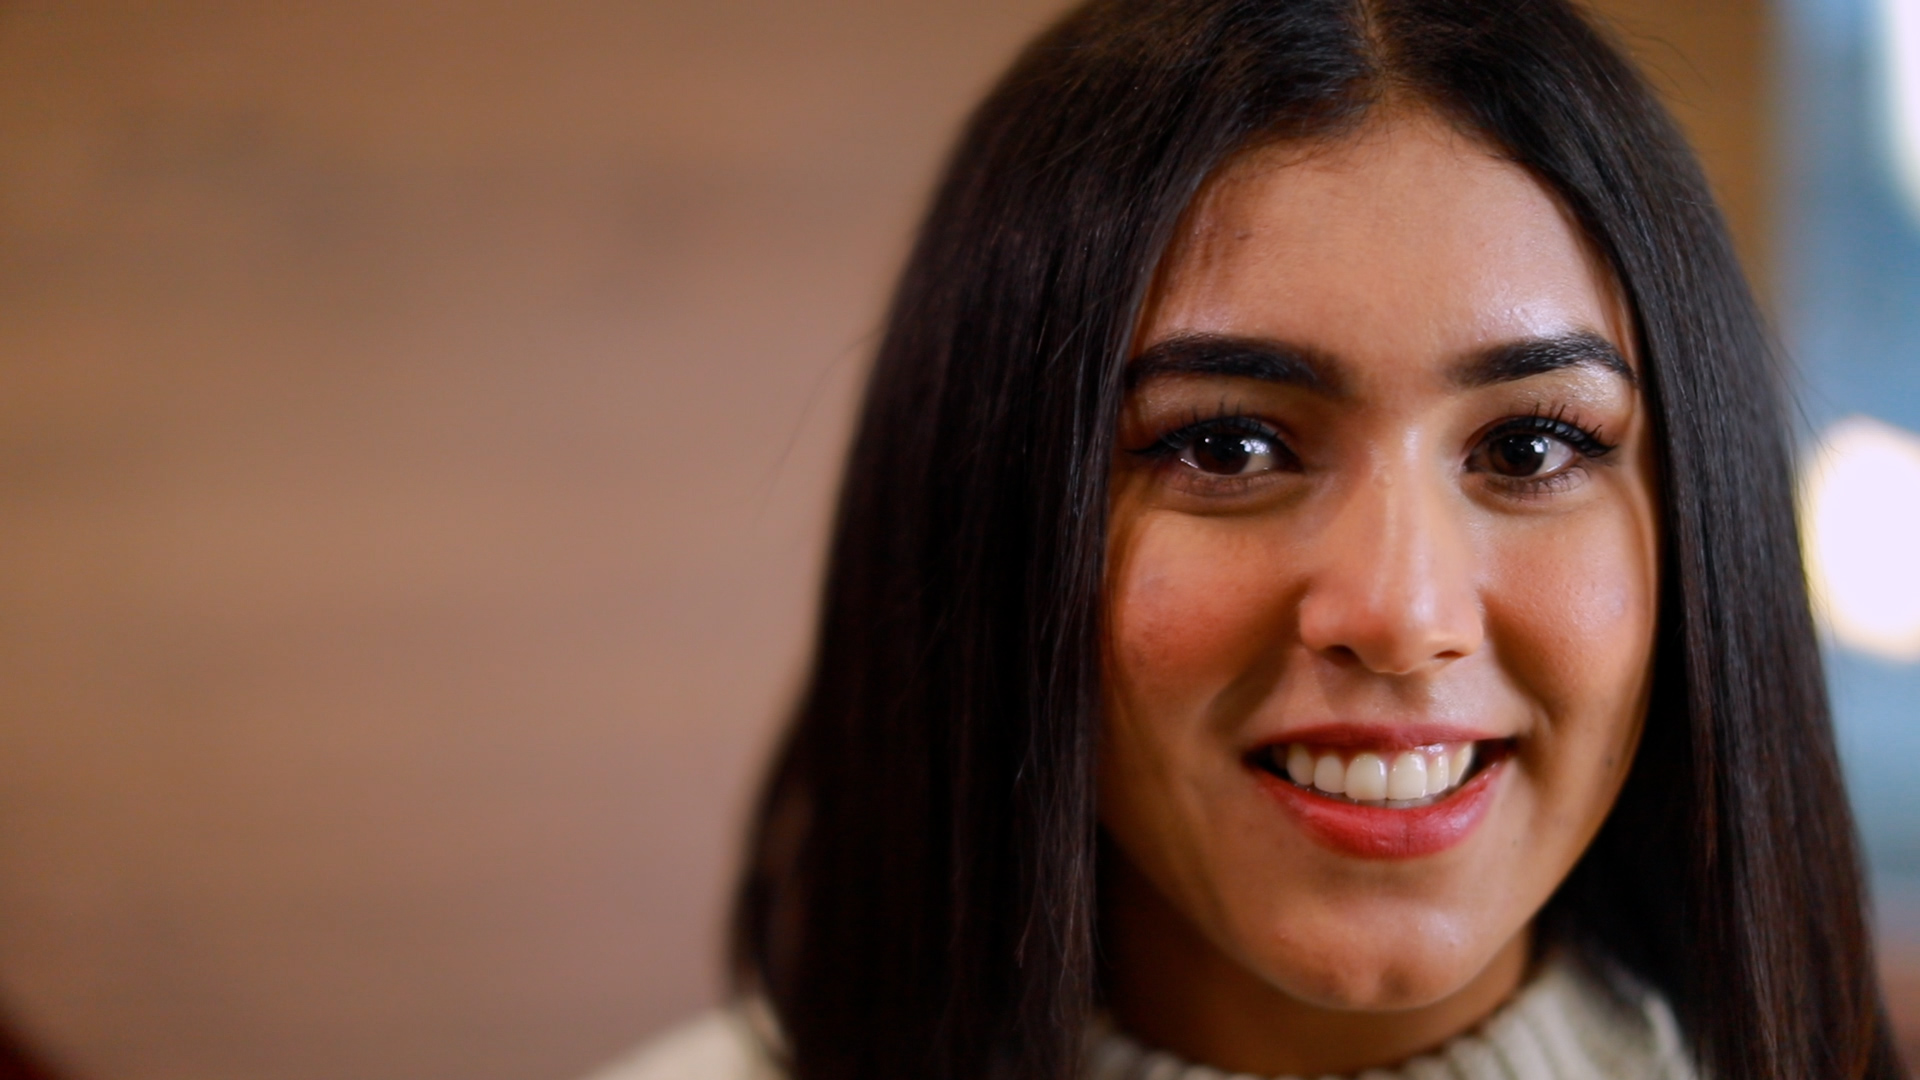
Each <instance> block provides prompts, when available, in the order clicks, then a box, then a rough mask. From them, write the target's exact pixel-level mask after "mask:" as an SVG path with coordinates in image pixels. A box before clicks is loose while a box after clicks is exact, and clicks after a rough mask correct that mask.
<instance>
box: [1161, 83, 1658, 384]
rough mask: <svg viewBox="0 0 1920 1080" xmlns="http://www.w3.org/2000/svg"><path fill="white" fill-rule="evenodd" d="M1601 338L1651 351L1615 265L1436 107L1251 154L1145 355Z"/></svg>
mask: <svg viewBox="0 0 1920 1080" xmlns="http://www.w3.org/2000/svg"><path fill="white" fill-rule="evenodd" d="M1577 332H1590V333H1595V334H1598V335H1600V336H1602V337H1604V338H1606V339H1608V340H1609V341H1612V342H1613V344H1614V345H1615V347H1616V348H1617V349H1618V350H1619V351H1620V352H1621V353H1622V354H1623V355H1625V356H1627V357H1628V359H1629V362H1632V361H1633V334H1632V333H1631V330H1630V322H1629V319H1628V316H1627V313H1626V309H1625V305H1624V303H1622V301H1621V300H1620V298H1619V290H1618V288H1617V287H1616V286H1615V284H1614V281H1613V277H1612V274H1611V272H1610V271H1609V270H1608V269H1607V267H1606V265H1605V264H1604V262H1603V261H1602V260H1601V259H1600V258H1599V257H1598V255H1597V254H1596V253H1595V252H1594V250H1593V247H1592V245H1591V244H1590V243H1588V242H1587V240H1586V238H1585V236H1584V235H1583V234H1582V232H1581V230H1580V228H1579V226H1578V225H1577V224H1576V223H1575V222H1574V220H1573V219H1572V216H1571V215H1570V214H1569V213H1568V212H1567V210H1566V209H1565V207H1564V206H1563V205H1562V204H1561V203H1560V201H1559V200H1558V199H1556V198H1555V197H1554V196H1553V194H1552V193H1551V192H1549V191H1548V190H1547V188H1546V187H1545V186H1544V185H1542V184H1541V183H1540V182H1539V181H1538V180H1536V179H1535V178H1534V177H1533V176H1532V174H1530V173H1528V172H1527V171H1526V170H1524V169H1522V168H1520V167H1519V166H1517V165H1514V164H1513V163H1511V162H1509V161H1506V160H1503V159H1502V158H1500V157H1498V156H1496V155H1495V154H1494V153H1493V152H1491V151H1490V150H1489V149H1488V148H1487V147H1486V146H1485V145H1484V144H1483V143H1481V142H1479V141H1478V140H1475V139H1473V138H1471V137H1470V136H1467V135H1465V134H1462V133H1461V132H1460V131H1459V130H1458V129H1456V128H1455V127H1453V126H1452V125H1450V124H1448V123H1447V122H1446V121H1444V120H1442V119H1440V118H1438V117H1436V116H1434V115H1433V114H1431V113H1427V112H1416V113H1410V114H1409V113H1400V114H1390V115H1387V116H1383V117H1382V118H1380V119H1378V120H1375V121H1372V122H1370V123H1368V124H1367V125H1366V126H1365V127H1363V128H1362V129H1360V130H1359V131H1357V132H1355V133H1353V134H1351V135H1347V136H1344V137H1342V138H1340V139H1338V140H1335V141H1332V142H1323V143H1315V144H1308V145H1305V146H1301V145H1297V144H1286V145H1278V146H1268V147H1262V148H1260V149H1256V150H1253V151H1250V152H1247V153H1245V154H1242V155H1241V156H1239V157H1237V158H1235V159H1234V160H1232V161H1231V162H1229V163H1228V164H1227V165H1226V166H1224V167H1223V168H1222V169H1221V170H1220V172H1219V173H1217V174H1216V175H1215V176H1214V177H1213V178H1212V179H1211V180H1209V182H1208V183H1207V184H1206V185H1205V186H1204V187H1203V189H1202V191H1201V192H1200V194H1199V196H1198V197H1197V198H1196V199H1195V201H1194V204H1193V205H1192V206H1191V207H1190V208H1189V210H1188V212H1187V213H1186V214H1185V215H1184V216H1183V218H1182V221H1181V225H1180V228H1179V230H1178V231H1177V233H1176V236H1175V239H1174V242H1173V244H1172V245H1171V246H1170V247H1169V249H1168V252H1167V255H1166V257H1165V259H1164V260H1163V261H1162V264H1161V267H1160V270H1159V273H1158V275H1157V279H1156V282H1155V287H1154V289H1153V292H1152V294H1151V297H1150V300H1149V304H1148V307H1147V309H1146V311H1144V312H1143V318H1142V324H1141V335H1140V339H1139V341H1137V343H1136V349H1135V351H1136V352H1137V351H1139V349H1140V348H1144V347H1147V346H1151V345H1152V344H1153V343H1154V342H1156V341H1159V340H1162V339H1165V338H1167V337H1170V336H1175V335H1180V334H1196V333H1213V334H1236V335H1241V336H1255V337H1263V338H1273V339H1278V340H1286V341H1295V342H1300V343H1302V344H1305V345H1310V346H1311V347H1313V348H1316V349H1319V350H1322V351H1325V352H1327V353H1329V354H1333V355H1341V356H1349V357H1353V358H1355V359H1357V360H1365V359H1367V358H1369V357H1373V356H1394V357H1399V358H1402V359H1411V358H1415V357H1434V358H1436V359H1437V358H1439V357H1442V356H1458V355H1461V354H1464V353H1468V352H1471V351H1473V350H1475V349H1477V348H1482V347H1485V346H1486V345H1488V344H1490V343H1493V342H1498V341H1507V340H1515V339H1519V338H1527V337H1551V336H1555V335H1563V334H1567V333H1577Z"/></svg>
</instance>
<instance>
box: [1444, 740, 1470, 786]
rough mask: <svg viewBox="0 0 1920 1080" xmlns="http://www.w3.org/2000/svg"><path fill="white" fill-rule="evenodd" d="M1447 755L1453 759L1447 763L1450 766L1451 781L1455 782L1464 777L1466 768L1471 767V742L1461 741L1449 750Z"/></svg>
mask: <svg viewBox="0 0 1920 1080" xmlns="http://www.w3.org/2000/svg"><path fill="white" fill-rule="evenodd" d="M1447 756H1448V757H1450V758H1452V759H1453V760H1452V761H1451V762H1450V763H1449V764H1450V765H1451V766H1452V773H1453V782H1454V783H1456V784H1457V783H1459V782H1460V781H1461V780H1462V779H1463V778H1465V777H1466V775H1467V770H1468V769H1471V768H1473V744H1472V743H1461V744H1460V745H1458V746H1456V747H1453V748H1452V749H1451V750H1449V751H1448V752H1447Z"/></svg>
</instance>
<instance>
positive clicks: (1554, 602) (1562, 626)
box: [1488, 530, 1656, 711]
mask: <svg viewBox="0 0 1920 1080" xmlns="http://www.w3.org/2000/svg"><path fill="white" fill-rule="evenodd" d="M1581 539H1583V540H1584V541H1585V542H1562V543H1557V544H1542V545H1521V546H1519V547H1517V548H1516V550H1514V551H1511V552H1509V553H1508V556H1509V557H1508V558H1507V559H1505V560H1503V565H1502V567H1501V572H1500V573H1499V574H1498V575H1497V580H1498V581H1499V582H1500V585H1499V587H1498V588H1497V589H1495V590H1490V591H1489V595H1488V601H1489V612H1488V614H1489V617H1490V618H1492V619H1504V620H1510V621H1511V623H1512V627H1511V628H1510V630H1509V631H1508V632H1506V633H1502V634H1499V635H1498V636H1499V638H1501V639H1503V640H1505V641H1507V642H1510V643H1511V644H1512V646H1513V647H1512V648H1510V649H1509V650H1508V651H1509V652H1514V651H1516V650H1518V651H1520V652H1521V653H1523V655H1510V656H1508V657H1507V658H1506V659H1507V662H1508V663H1509V664H1510V665H1511V666H1512V668H1513V670H1514V671H1515V672H1516V674H1521V675H1522V677H1523V678H1524V679H1525V680H1526V681H1527V682H1529V683H1531V684H1532V690H1533V692H1534V693H1536V694H1537V695H1539V696H1540V697H1541V699H1542V700H1543V701H1546V702H1549V703H1554V704H1559V705H1563V706H1564V705H1567V704H1568V703H1572V702H1579V701H1586V702H1590V703H1591V702H1595V701H1597V700H1602V699H1606V698H1608V697H1610V696H1612V695H1613V694H1617V693H1626V694H1632V693H1634V692H1635V689H1636V688H1637V687H1638V686H1639V684H1640V682H1641V679H1642V677H1643V676H1644V674H1645V670H1644V669H1645V667H1646V665H1647V663H1648V662H1649V659H1650V650H1651V649H1652V644H1653V629H1654V605H1655V603H1656V597H1655V595H1654V593H1655V584H1654V581H1653V577H1652V573H1651V571H1650V569H1649V567H1648V566H1647V565H1645V562H1644V560H1642V559H1641V558H1639V555H1638V553H1639V545H1638V544H1637V543H1633V544H1629V543H1627V542H1624V541H1623V540H1620V539H1618V538H1617V537H1615V536H1614V535H1613V530H1599V535H1594V534H1593V533H1591V532H1589V533H1586V534H1585V535H1584V536H1582V537H1581ZM1576 711H1585V710H1576Z"/></svg>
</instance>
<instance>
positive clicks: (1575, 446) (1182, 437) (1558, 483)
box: [1128, 406, 1618, 495]
mask: <svg viewBox="0 0 1920 1080" xmlns="http://www.w3.org/2000/svg"><path fill="white" fill-rule="evenodd" d="M1209 435H1244V436H1251V437H1254V438H1258V439H1263V440H1266V441H1267V442H1269V443H1270V444H1271V445H1272V446H1273V447H1274V450H1275V452H1276V453H1277V454H1278V455H1281V456H1283V457H1284V459H1285V461H1286V463H1287V466H1288V467H1286V468H1285V469H1284V470H1275V471H1287V472H1298V471H1300V469H1301V465H1300V459H1299V458H1298V456H1296V455H1295V454H1294V452H1293V450H1292V448H1291V447H1289V446H1288V445H1287V443H1286V440H1285V439H1284V438H1282V436H1281V434H1280V432H1279V431H1278V430H1277V429H1275V428H1274V427H1273V426H1272V425H1270V424H1267V423H1264V422H1262V421H1260V420H1256V419H1254V418H1253V417H1251V416H1247V415H1245V414H1243V413H1239V412H1229V411H1225V410H1224V409H1223V410H1222V411H1221V412H1219V413H1217V414H1215V415H1213V416H1201V415H1199V414H1198V413H1197V412H1196V413H1195V414H1194V416H1193V417H1192V418H1191V419H1189V420H1188V421H1187V422H1186V423H1185V424H1183V425H1181V426H1180V427H1178V428H1175V429H1173V430H1172V431H1169V432H1168V433H1166V434H1165V435H1162V436H1161V437H1160V438H1158V439H1156V440H1155V441H1154V442H1153V443H1151V444H1150V445H1148V446H1144V447H1140V448H1138V449H1134V450H1129V451H1128V452H1129V453H1131V454H1134V455H1137V456H1139V457H1142V458H1145V459H1147V460H1149V461H1154V462H1158V463H1170V462H1173V461H1176V460H1178V459H1179V457H1180V455H1181V454H1183V453H1185V452H1186V451H1187V450H1188V449H1189V448H1191V447H1192V446H1193V444H1194V443H1195V442H1196V441H1198V440H1200V439H1202V438H1205V437H1207V436H1209ZM1507 435H1545V436H1547V437H1549V438H1552V439H1557V440H1559V441H1560V442H1562V443H1564V444H1565V445H1566V446H1567V447H1569V448H1570V449H1572V450H1573V451H1574V453H1576V454H1578V455H1579V458H1580V460H1579V461H1576V462H1574V463H1572V464H1570V465H1568V466H1566V467H1564V468H1561V469H1559V470H1557V471H1555V472H1554V473H1552V474H1550V475H1547V476H1540V477H1503V476H1498V475H1497V474H1491V473H1490V474H1489V475H1493V476H1494V477H1495V479H1496V480H1497V481H1498V482H1499V483H1500V484H1501V485H1502V486H1504V487H1507V488H1508V489H1509V490H1511V491H1513V492H1514V493H1515V494H1520V495H1545V494H1551V493H1553V492H1555V491H1559V490H1564V489H1565V488H1566V486H1567V485H1568V484H1569V483H1570V482H1571V481H1572V479H1573V474H1574V473H1575V471H1576V470H1577V469H1578V468H1579V467H1580V465H1581V464H1582V463H1583V462H1589V461H1598V460H1600V459H1602V458H1604V457H1606V456H1607V455H1608V454H1611V453H1612V452H1613V451H1614V450H1615V449H1616V448H1617V446H1618V444H1617V443H1611V442H1608V441H1606V438H1605V434H1604V432H1603V431H1602V430H1601V429H1600V428H1598V427H1593V428H1589V427H1586V426H1584V425H1582V424H1580V423H1579V422H1578V421H1577V420H1574V419H1571V418H1570V411H1569V410H1568V408H1567V407H1566V406H1561V407H1560V408H1558V409H1555V410H1554V411H1553V412H1550V413H1549V412H1546V411H1545V410H1544V409H1536V410H1535V411H1534V412H1533V413H1532V414H1530V415H1527V416H1516V417H1512V418H1509V419H1507V420H1503V421H1500V422H1499V423H1497V424H1495V425H1494V426H1493V427H1491V428H1489V429H1487V431H1486V432H1485V433H1484V434H1482V435H1481V436H1480V438H1479V439H1478V440H1476V441H1475V443H1474V449H1473V454H1472V456H1474V457H1477V456H1479V455H1481V454H1482V453H1483V452H1485V450H1486V448H1487V447H1488V446H1490V445H1491V444H1492V443H1493V442H1494V440H1496V439H1499V438H1501V437H1502V436H1507ZM1256 475H1257V474H1256ZM1208 479H1209V481H1210V482H1212V483H1215V484H1226V485H1232V486H1244V485H1245V484H1247V483H1248V482H1250V481H1251V480H1253V479H1254V477H1237V476H1216V477H1209V478H1208Z"/></svg>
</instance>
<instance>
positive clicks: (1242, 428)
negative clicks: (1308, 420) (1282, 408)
mask: <svg viewBox="0 0 1920 1080" xmlns="http://www.w3.org/2000/svg"><path fill="white" fill-rule="evenodd" d="M1142 453H1145V454H1148V455H1151V456H1154V457H1162V458H1171V459H1172V460H1174V461H1177V462H1179V463H1180V464H1181V465H1182V466H1184V467H1186V468H1189V469H1194V470H1197V471H1199V472H1203V473H1206V474H1207V475H1209V476H1219V477H1251V476H1258V475H1260V474H1262V473H1270V472H1275V471H1279V470H1289V471H1291V470H1297V469H1298V468H1299V460H1298V459H1297V458H1295V457H1294V455H1293V451H1291V450H1289V449H1288V448H1287V445H1286V443H1284V442H1282V441H1281V439H1280V436H1279V435H1278V434H1277V433H1276V432H1274V431H1273V430H1272V429H1271V428H1269V427H1267V426H1266V425H1265V424H1261V423H1259V422H1258V421H1253V420H1246V419H1241V418H1230V419H1222V420H1208V421H1203V422H1201V423H1198V424H1191V425H1189V426H1187V427H1184V428H1181V429H1180V430H1179V431H1175V432H1172V433H1171V434H1169V435H1166V436H1165V437H1163V438H1162V439H1161V440H1160V441H1159V442H1157V443H1155V444H1153V445H1152V446H1150V447H1148V448H1147V449H1146V450H1144V451H1142Z"/></svg>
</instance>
